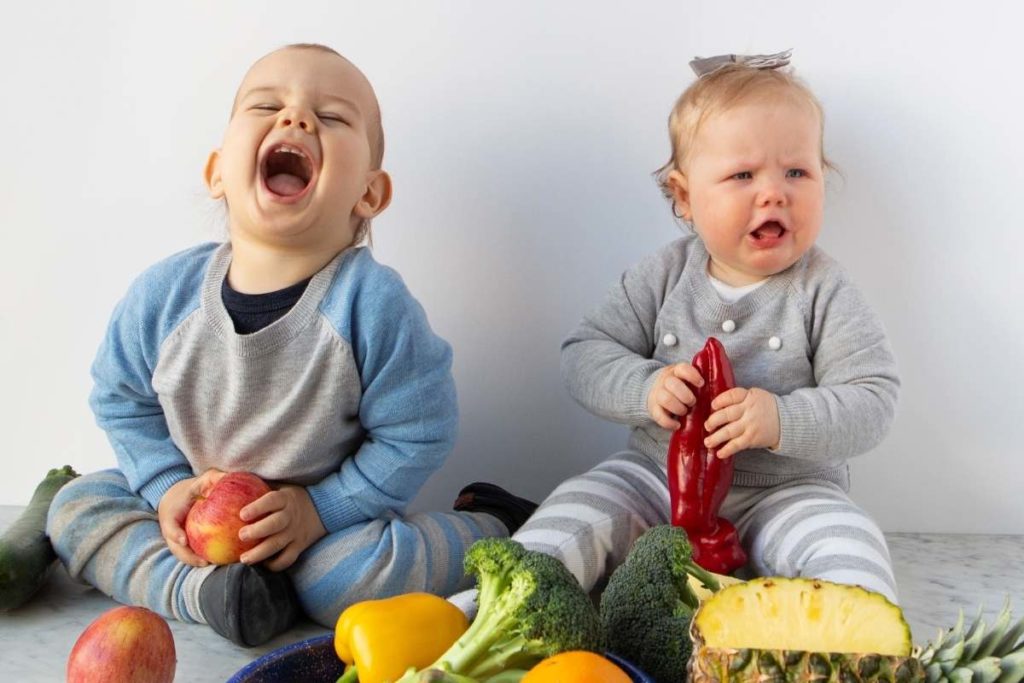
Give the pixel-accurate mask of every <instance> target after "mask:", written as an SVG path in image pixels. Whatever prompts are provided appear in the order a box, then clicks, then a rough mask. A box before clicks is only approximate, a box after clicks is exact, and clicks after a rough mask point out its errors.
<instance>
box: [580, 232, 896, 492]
mask: <svg viewBox="0 0 1024 683" xmlns="http://www.w3.org/2000/svg"><path fill="white" fill-rule="evenodd" d="M707 264H708V253H707V251H706V250H705V248H704V245H703V243H702V242H701V241H700V239H699V238H697V237H696V236H695V235H690V236H687V237H684V238H682V239H679V240H676V241H674V242H672V243H670V244H668V245H666V246H664V247H662V248H661V249H659V250H658V251H657V252H655V253H654V254H652V255H650V256H648V257H647V258H645V259H644V260H643V261H641V262H640V263H639V264H637V265H636V266H634V267H632V268H630V269H629V270H627V271H626V272H625V273H624V274H623V275H622V278H621V279H620V280H619V282H618V283H616V284H615V285H614V286H613V287H612V289H611V291H610V292H609V294H608V296H607V297H606V298H605V300H604V302H602V303H601V304H600V305H599V306H598V307H597V308H596V309H594V310H593V311H591V312H590V313H589V314H588V315H586V316H585V317H584V319H583V321H582V322H581V323H580V324H579V326H577V328H576V329H575V330H573V332H572V333H571V334H570V335H569V337H568V338H567V339H566V340H565V342H563V344H562V376H563V378H564V379H565V382H566V384H567V385H568V387H569V391H570V393H571V394H572V395H573V397H574V398H575V399H576V400H577V401H579V402H580V403H581V404H582V405H583V406H584V407H585V408H586V409H587V410H589V411H591V412H593V413H595V414H596V415H599V416H601V417H604V418H607V419H609V420H614V421H616V422H623V423H625V424H628V425H630V426H631V427H632V428H633V429H632V434H631V436H630V440H629V445H630V447H631V448H633V449H636V450H638V451H640V452H641V453H644V454H646V455H647V456H648V457H650V458H653V459H654V460H655V461H656V462H659V463H661V464H662V465H663V466H664V464H665V463H666V454H667V452H668V444H669V439H670V438H671V435H672V434H671V432H670V431H668V430H665V429H662V428H661V427H659V426H658V425H657V424H655V423H654V421H653V420H652V419H651V417H650V415H649V414H648V412H647V395H648V393H650V390H651V387H652V386H653V384H654V380H655V378H656V376H657V374H658V371H659V370H661V368H663V367H665V366H666V365H671V364H673V363H679V362H683V361H685V362H687V363H688V362H690V360H691V359H692V358H693V355H694V354H695V353H696V352H697V351H698V350H700V348H701V347H703V346H704V343H705V341H706V339H707V338H708V337H710V336H714V337H717V338H718V339H719V340H720V341H721V342H722V344H723V345H724V346H725V349H726V351H727V352H728V354H729V358H730V360H731V361H732V366H733V370H734V372H735V375H736V384H737V386H741V387H748V388H749V387H760V388H762V389H765V390H766V391H770V392H772V393H773V394H775V395H776V396H777V397H778V407H779V423H780V428H781V442H780V444H779V447H778V449H777V450H774V451H770V450H766V449H754V450H748V451H743V452H741V453H739V454H737V455H736V473H735V478H734V480H733V482H734V484H735V485H737V486H775V485H778V484H784V483H786V482H788V481H792V480H795V479H804V478H816V479H824V480H828V481H832V482H835V483H837V484H839V485H840V486H842V487H843V488H844V489H848V488H849V468H848V466H847V464H846V460H847V458H850V457H851V456H854V455H858V454H860V453H864V452H866V451H868V450H870V449H871V448H873V447H875V446H876V445H878V443H879V442H880V441H881V440H882V437H883V436H884V435H885V433H886V432H887V431H888V429H889V426H890V424H891V423H892V419H893V414H894V412H895V408H896V399H897V395H898V393H899V377H898V376H897V374H896V361H895V358H894V357H893V352H892V349H891V347H890V346H889V342H888V340H887V339H886V336H885V330H884V329H883V328H882V324H881V321H880V320H879V319H878V317H877V316H876V315H875V314H874V312H873V311H872V310H871V308H870V307H869V306H868V304H867V302H866V301H865V300H864V297H863V296H862V295H861V293H860V292H859V291H858V290H857V288H856V287H855V286H854V285H853V283H852V282H851V281H850V280H849V278H848V277H847V276H846V274H845V273H844V272H843V270H842V269H841V268H840V266H839V265H838V264H837V263H836V261H835V260H833V259H832V258H831V257H829V256H828V255H827V254H825V252H823V251H822V250H821V249H819V248H818V247H813V248H812V249H811V250H810V251H809V252H808V253H807V254H805V255H804V257H803V258H802V259H800V260H799V261H798V262H797V263H795V264H794V265H793V266H791V267H790V268H788V269H787V270H785V271H783V272H782V273H779V274H777V275H774V276H772V277H771V278H770V279H769V280H768V282H766V283H764V284H763V285H762V286H761V287H759V288H757V289H756V290H754V291H753V292H751V293H749V294H747V295H746V296H744V297H743V298H741V299H740V300H739V301H737V302H735V303H732V304H729V303H726V302H724V301H722V300H721V299H720V298H719V296H718V294H717V293H716V292H715V290H714V288H713V287H712V284H711V282H710V280H709V279H708V275H707ZM727 321H732V322H731V323H727ZM723 324H724V327H723ZM728 329H732V331H731V332H730V331H726V330H728ZM773 338H774V339H773Z"/></svg>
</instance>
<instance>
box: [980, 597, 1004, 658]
mask: <svg viewBox="0 0 1024 683" xmlns="http://www.w3.org/2000/svg"><path fill="white" fill-rule="evenodd" d="M1010 618H1011V614H1010V597H1009V596H1007V597H1006V602H1004V603H1003V609H1001V610H1000V611H999V614H998V615H997V616H996V620H995V621H994V622H993V623H992V628H990V629H989V631H988V633H986V634H985V638H984V640H982V641H981V645H980V646H979V647H978V651H977V653H975V655H976V656H977V657H979V658H981V657H988V656H991V655H995V656H997V657H999V656H1001V654H1002V653H999V652H998V651H997V650H996V646H998V645H999V644H1000V642H1001V641H1002V639H1003V636H1004V635H1006V629H1007V627H1008V626H1009V625H1010Z"/></svg>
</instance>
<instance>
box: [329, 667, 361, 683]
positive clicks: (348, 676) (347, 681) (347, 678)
mask: <svg viewBox="0 0 1024 683" xmlns="http://www.w3.org/2000/svg"><path fill="white" fill-rule="evenodd" d="M335 683H359V672H358V671H356V667H355V665H352V666H348V667H346V668H345V673H343V674H342V675H341V678H339V679H338V680H337V681H335Z"/></svg>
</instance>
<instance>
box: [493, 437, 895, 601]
mask: <svg viewBox="0 0 1024 683" xmlns="http://www.w3.org/2000/svg"><path fill="white" fill-rule="evenodd" d="M668 512H669V499H668V479H667V476H666V474H665V471H664V470H663V469H661V467H659V466H658V465H657V464H655V463H654V462H653V461H652V460H651V459H650V458H648V457H646V456H644V455H642V454H640V453H636V452H632V451H625V452H622V453H617V454H616V455H613V456H612V457H610V458H608V459H607V460H605V461H604V462H602V463H601V464H600V465H598V466H597V467H595V468H593V469H592V470H590V471H589V472H586V473H584V474H582V475H580V476H577V477H573V478H571V479H568V480H566V481H565V482H563V483H562V484H560V485H559V486H558V487H557V488H556V489H555V490H554V491H552V492H551V495H550V496H548V497H547V499H546V500H545V501H544V502H543V503H542V504H541V506H540V507H539V508H538V509H537V511H536V512H535V513H534V515H533V516H532V517H531V518H530V520H529V521H528V522H527V523H526V524H525V525H524V526H523V527H522V528H520V529H519V531H517V532H516V533H515V535H514V536H513V538H515V539H516V540H517V541H519V542H521V543H522V544H523V545H524V546H526V547H527V548H530V549H532V550H539V551H541V552H544V553H547V554H549V555H554V556H555V557H557V558H559V559H560V560H561V561H562V562H563V563H565V565H566V566H567V567H568V568H569V570H570V571H571V572H572V573H573V574H574V575H575V576H576V578H577V579H579V581H580V583H581V584H582V585H583V587H584V588H585V589H587V590H588V591H589V590H592V589H593V588H594V587H595V586H599V585H600V584H601V583H602V582H603V581H604V580H606V579H607V575H608V574H610V573H611V571H612V570H613V569H614V568H615V567H617V566H618V565H619V564H621V563H622V561H623V560H624V559H625V556H626V554H627V553H628V551H629V548H630V547H632V545H633V541H634V540H636V538H637V537H638V536H639V535H640V534H642V533H643V532H644V531H645V530H647V529H648V528H649V527H651V526H654V525H656V524H666V523H668V521H669V519H668ZM721 514H722V516H724V517H726V518H727V519H729V520H731V521H732V522H733V523H734V524H735V525H736V528H737V530H738V531H739V534H740V538H741V539H742V542H743V547H744V548H745V549H746V550H747V553H748V555H749V557H750V561H749V564H748V567H747V568H746V569H747V571H749V572H751V573H753V574H755V575H758V576H790V577H792V576H808V577H815V578H820V579H825V580H828V581H834V582H836V583H847V584H859V585H861V586H863V587H865V588H868V589H870V590H873V591H877V592H879V593H881V594H883V595H885V596H886V597H887V598H889V599H890V600H892V601H893V602H896V599H897V598H896V580H895V578H894V577H893V572H892V562H891V560H890V558H889V550H888V548H887V547H886V544H885V538H884V537H883V536H882V532H881V530H880V529H879V528H878V525H877V524H875V522H874V521H873V520H872V519H871V518H870V517H868V515H867V513H865V512H864V511H863V510H862V509H861V508H859V507H858V506H857V505H855V504H854V503H853V501H851V500H850V498H849V497H848V496H847V495H846V493H845V492H844V491H843V490H842V489H841V488H839V487H838V486H837V485H835V484H832V483H830V482H826V481H821V480H799V481H795V482H790V483H787V484H785V485H782V486H777V487H774V488H746V487H735V486H734V487H733V488H732V490H731V491H730V492H729V495H728V496H727V497H726V499H725V503H724V504H723V506H722V510H721Z"/></svg>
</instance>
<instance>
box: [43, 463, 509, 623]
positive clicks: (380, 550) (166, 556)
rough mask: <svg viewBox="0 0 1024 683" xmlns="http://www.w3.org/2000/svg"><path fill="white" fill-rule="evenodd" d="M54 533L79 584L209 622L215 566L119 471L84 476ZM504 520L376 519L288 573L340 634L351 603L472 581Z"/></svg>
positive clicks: (326, 541) (465, 516)
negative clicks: (468, 566)
mask: <svg viewBox="0 0 1024 683" xmlns="http://www.w3.org/2000/svg"><path fill="white" fill-rule="evenodd" d="M46 526H47V532H48V533H49V535H50V539H51V541H52V542H53V547H54V549H55V550H56V551H57V555H58V556H59V557H60V559H61V561H62V562H63V563H64V565H65V566H66V567H67V569H68V572H69V573H70V574H71V576H72V577H73V578H75V579H76V580H79V581H85V582H87V583H89V584H91V585H93V586H95V587H96V588H98V589H100V590H101V591H103V592H104V593H106V594H107V595H109V596H111V597H112V598H114V599H115V600H117V601H118V602H121V603H125V604H131V605H141V606H143V607H148V608H149V609H151V610H153V611H155V612H158V613H159V614H162V615H163V616H165V617H167V618H173V619H178V620H180V621H190V622H205V621H206V620H205V618H204V617H203V613H202V607H201V606H200V604H199V589H200V586H201V585H202V582H203V580H204V579H206V577H207V576H209V574H210V572H212V571H213V569H214V567H213V566H209V567H204V568H196V567H191V566H189V565H186V564H183V563H181V562H179V561H178V559H177V558H176V557H175V556H174V555H173V554H172V553H171V551H170V550H169V549H168V548H167V544H166V543H165V542H164V539H163V535H162V534H161V533H160V526H159V523H158V521H157V515H156V512H155V511H154V510H153V508H152V507H150V505H149V503H147V502H146V501H145V499H143V498H141V497H139V496H136V495H134V494H133V493H132V492H131V490H130V489H129V487H128V482H127V481H126V480H125V478H124V476H123V475H122V474H121V473H120V472H119V471H117V470H105V471H102V472H97V473H95V474H88V475H85V476H82V477H79V478H77V479H75V480H73V481H71V482H70V483H68V484H67V485H65V486H64V487H63V488H62V489H61V490H60V491H59V492H58V493H57V496H56V498H55V499H54V501H53V504H52V505H51V506H50V514H49V518H48V520H47V525H46ZM507 535H508V529H506V527H505V525H504V524H502V523H501V522H500V521H499V520H497V519H496V518H494V517H492V516H490V515H487V514H483V513H473V512H451V513H442V512H429V513H420V514H414V515H409V516H408V517H398V516H397V515H396V516H393V517H391V518H389V519H374V520H371V521H368V522H364V523H360V524H356V525H354V526H352V527H349V528H347V529H343V530H341V531H338V532H335V533H332V534H328V535H327V536H325V537H323V538H322V539H320V540H319V541H317V542H316V543H315V544H313V545H312V546H310V547H309V548H307V549H306V551H305V552H303V553H302V555H301V556H300V558H299V560H298V561H297V562H296V563H295V564H294V565H292V566H291V567H290V568H289V569H288V570H286V571H288V573H289V575H290V576H291V578H292V582H293V583H294V585H295V589H296V592H297V593H298V596H299V601H300V603H301V604H302V607H303V609H304V610H305V612H306V614H308V615H309V616H310V617H311V618H312V619H314V620H315V621H317V622H319V623H320V624H322V625H323V626H326V627H328V628H333V627H334V624H335V622H336V621H337V619H338V615H339V614H340V613H341V611H342V610H343V609H344V608H345V607H347V606H348V605H350V604H352V603H354V602H358V601H360V600H366V599H370V598H382V597H388V596H391V595H398V594H400V593H407V592H411V591H424V592H429V593H435V594H438V595H448V594H450V593H452V592H454V591H457V590H459V589H462V588H465V587H466V586H467V585H469V584H470V583H471V582H470V581H467V580H466V579H465V577H464V573H463V568H462V558H463V555H464V553H465V551H466V549H467V548H468V547H469V546H470V545H472V544H473V543H474V542H475V541H477V540H478V539H480V538H483V537H487V536H507Z"/></svg>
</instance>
